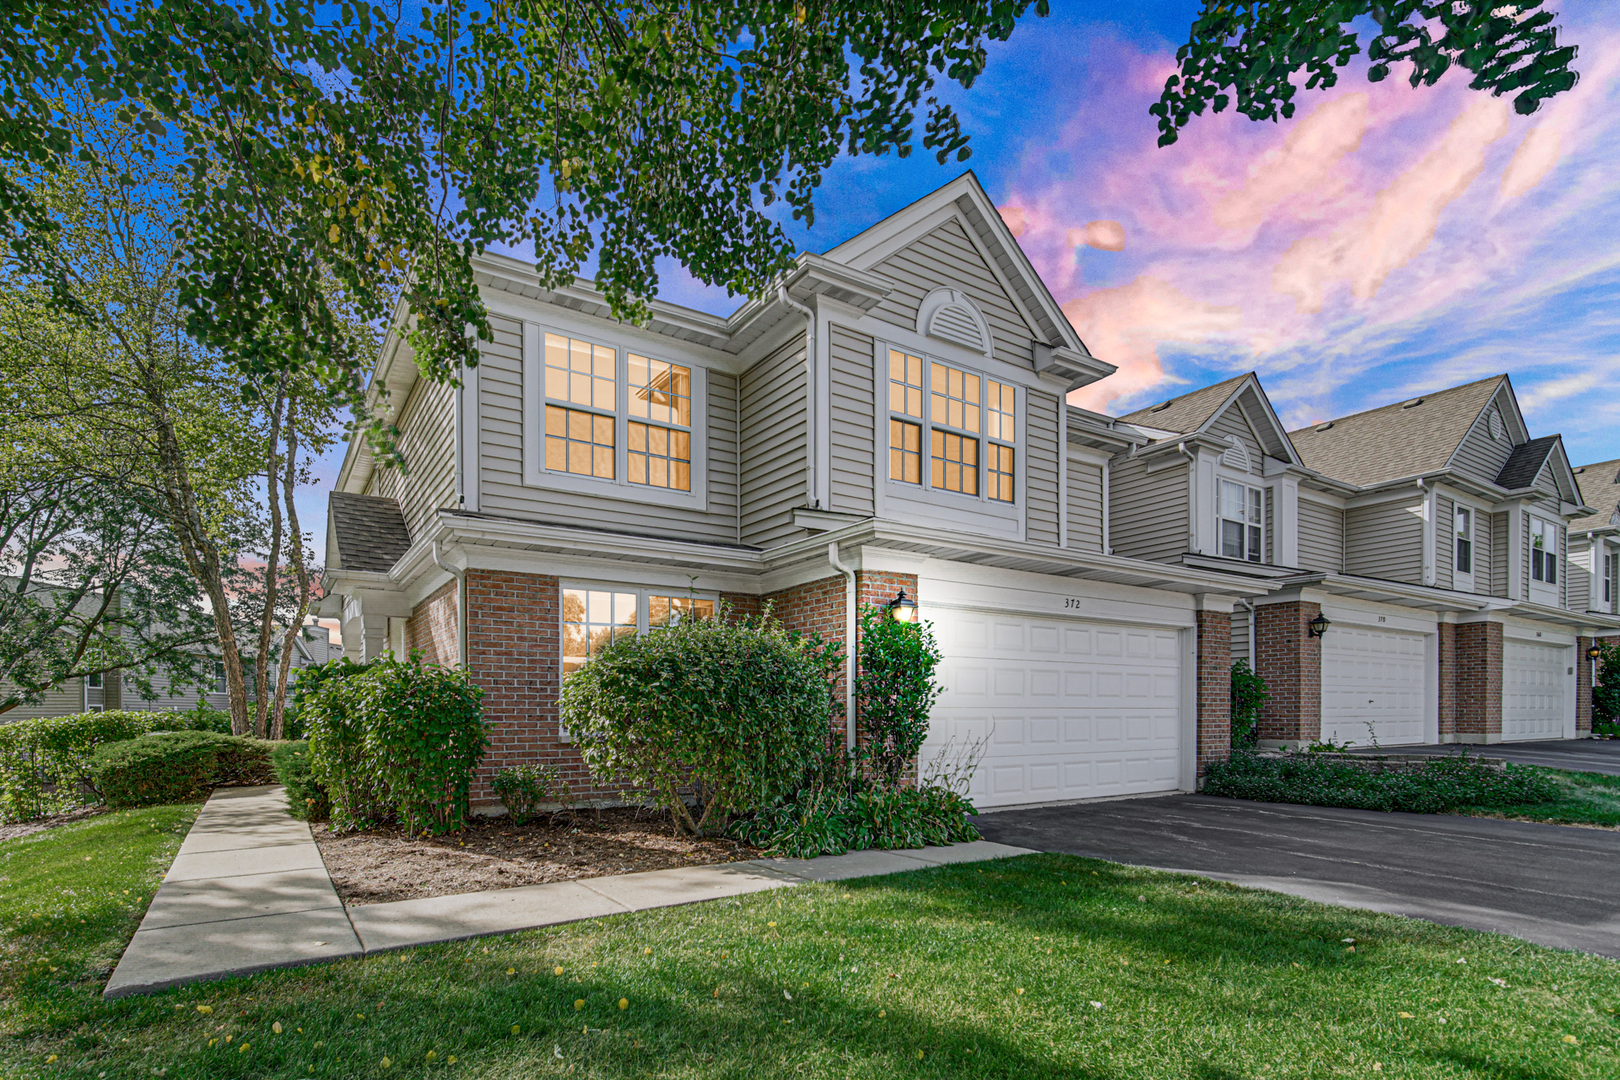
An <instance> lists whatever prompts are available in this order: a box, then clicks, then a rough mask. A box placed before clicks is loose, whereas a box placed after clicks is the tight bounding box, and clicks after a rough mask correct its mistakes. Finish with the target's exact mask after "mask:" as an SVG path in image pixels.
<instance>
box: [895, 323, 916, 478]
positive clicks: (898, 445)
mask: <svg viewBox="0 0 1620 1080" xmlns="http://www.w3.org/2000/svg"><path fill="white" fill-rule="evenodd" d="M922 421H923V362H922V357H920V356H910V355H908V354H906V353H903V352H900V351H899V350H897V349H891V350H889V479H891V480H899V481H901V482H902V483H906V484H919V485H920V484H921V483H922Z"/></svg>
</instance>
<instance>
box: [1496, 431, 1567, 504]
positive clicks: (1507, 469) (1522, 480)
mask: <svg viewBox="0 0 1620 1080" xmlns="http://www.w3.org/2000/svg"><path fill="white" fill-rule="evenodd" d="M1557 445H1558V436H1557V435H1543V436H1542V437H1541V438H1539V439H1531V440H1530V441H1529V442H1527V443H1520V444H1519V445H1518V446H1515V447H1514V448H1513V453H1512V454H1510V455H1509V456H1508V459H1507V464H1505V465H1503V466H1502V471H1501V472H1500V473H1498V474H1497V475H1496V483H1497V486H1499V487H1505V488H1507V489H1508V490H1509V491H1517V490H1518V489H1519V488H1527V487H1529V486H1530V485H1531V484H1534V483H1535V482H1536V475H1537V474H1538V473H1540V472H1541V467H1542V466H1543V465H1545V464H1547V456H1548V455H1549V454H1551V453H1552V452H1553V447H1555V446H1557Z"/></svg>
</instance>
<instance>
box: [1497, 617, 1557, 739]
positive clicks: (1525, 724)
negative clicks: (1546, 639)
mask: <svg viewBox="0 0 1620 1080" xmlns="http://www.w3.org/2000/svg"><path fill="white" fill-rule="evenodd" d="M1569 664H1570V660H1569V649H1568V647H1567V646H1563V645H1543V644H1541V643H1540V642H1533V641H1514V640H1513V639H1512V638H1508V639H1507V640H1505V641H1503V642H1502V741H1503V742H1506V741H1508V740H1510V739H1562V738H1563V737H1564V691H1565V688H1566V687H1567V686H1568V684H1569V676H1568V675H1566V674H1565V669H1566V668H1568V666H1569Z"/></svg>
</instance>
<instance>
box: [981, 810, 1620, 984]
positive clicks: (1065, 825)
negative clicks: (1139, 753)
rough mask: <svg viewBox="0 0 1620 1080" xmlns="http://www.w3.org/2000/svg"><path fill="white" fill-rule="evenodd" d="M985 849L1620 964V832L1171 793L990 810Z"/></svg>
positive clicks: (983, 827)
mask: <svg viewBox="0 0 1620 1080" xmlns="http://www.w3.org/2000/svg"><path fill="white" fill-rule="evenodd" d="M978 820H979V828H980V830H981V831H983V833H984V836H985V838H986V839H988V840H995V841H998V842H1000V843H1003V844H1017V845H1019V846H1022V847H1029V848H1036V849H1038V850H1041V851H1062V852H1068V853H1070V854H1074V855H1085V856H1090V857H1092V858H1098V859H1108V860H1110V861H1112V862H1121V863H1130V864H1133V865H1137V866H1151V867H1158V868H1161V869H1167V870H1182V871H1192V872H1196V873H1199V874H1203V875H1205V876H1206V877H1213V878H1220V879H1221V880H1224V881H1231V882H1235V883H1237V884H1240V885H1248V886H1253V887H1255V888H1261V889H1272V890H1274V891H1277V892H1284V893H1289V894H1291V895H1294V896H1301V897H1305V898H1306V899H1310V900H1318V901H1321V902H1323V903H1329V904H1338V905H1340V906H1343V907H1356V908H1368V909H1371V910H1373V911H1385V912H1391V913H1394V914H1397V915H1409V916H1412V917H1414V918H1419V919H1428V920H1430V921H1432V922H1437V923H1447V924H1450V925H1454V926H1467V927H1473V928H1474V929H1477V930H1492V931H1496V932H1498V933H1502V934H1511V935H1513V936H1515V937H1521V938H1525V939H1526V940H1529V941H1534V942H1537V943H1539V944H1542V945H1550V946H1553V947H1555V948H1562V949H1576V950H1579V951H1582V952H1591V953H1597V954H1599V955H1602V956H1608V957H1612V958H1615V959H1620V831H1613V830H1607V829H1582V828H1573V827H1570V826H1564V825H1535V824H1530V823H1527V822H1521V821H1498V820H1495V819H1491V818H1466V817H1450V816H1446V815H1438V814H1435V815H1430V814H1383V813H1377V812H1375V811H1368V810H1340V809H1335V808H1328V807H1320V806H1288V805H1283V804H1278V803H1255V802H1244V801H1241V800H1237V799H1217V798H1214V797H1211V796H1207V795H1168V796H1162V797H1158V798H1148V799H1121V800H1116V801H1112V802H1096V803H1083V804H1079V805H1071V806H1050V807H1038V808H1033V809H1023V810H1003V811H995V812H987V813H985V814H983V815H981V816H980V818H979V819H978Z"/></svg>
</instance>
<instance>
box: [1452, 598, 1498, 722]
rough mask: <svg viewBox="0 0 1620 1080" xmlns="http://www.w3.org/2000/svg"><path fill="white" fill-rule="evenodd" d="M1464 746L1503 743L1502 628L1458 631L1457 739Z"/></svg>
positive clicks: (1476, 626)
mask: <svg viewBox="0 0 1620 1080" xmlns="http://www.w3.org/2000/svg"><path fill="white" fill-rule="evenodd" d="M1456 741H1458V742H1465V743H1495V742H1501V741H1502V624H1501V623H1492V622H1474V623H1462V624H1461V625H1459V626H1458V627H1457V735H1456Z"/></svg>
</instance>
